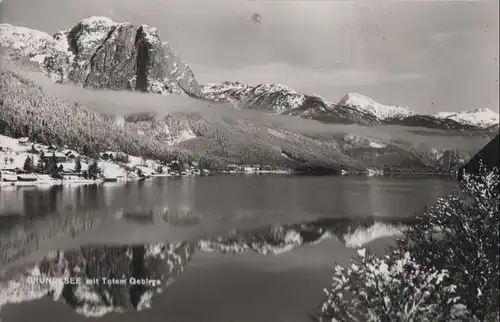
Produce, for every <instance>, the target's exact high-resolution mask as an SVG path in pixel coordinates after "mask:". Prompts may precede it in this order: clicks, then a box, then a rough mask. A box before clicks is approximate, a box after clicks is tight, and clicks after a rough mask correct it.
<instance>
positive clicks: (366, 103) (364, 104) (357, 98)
mask: <svg viewBox="0 0 500 322" xmlns="http://www.w3.org/2000/svg"><path fill="white" fill-rule="evenodd" d="M337 106H340V107H348V108H353V109H356V110H358V111H360V112H364V113H370V114H373V115H375V116H376V117H377V118H378V119H380V120H384V119H389V118H394V117H406V116H411V115H414V114H415V112H413V111H412V110H410V109H409V108H407V107H405V106H397V105H383V104H380V103H378V102H376V101H374V100H373V99H371V98H369V97H367V96H364V95H361V94H359V93H348V94H347V95H345V96H344V97H343V98H342V99H341V100H340V101H339V102H338V103H337Z"/></svg>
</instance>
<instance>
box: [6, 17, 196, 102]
mask: <svg viewBox="0 0 500 322" xmlns="http://www.w3.org/2000/svg"><path fill="white" fill-rule="evenodd" d="M0 30H1V31H2V34H3V35H2V36H1V37H0V46H2V47H3V49H4V51H5V50H7V51H8V52H9V55H10V57H13V56H14V57H16V58H19V57H25V58H28V59H29V60H31V61H32V62H36V63H38V64H39V65H40V67H41V68H42V70H43V71H44V72H45V73H46V74H48V75H49V76H50V77H51V78H52V79H53V80H54V81H57V82H61V83H65V82H69V81H71V82H74V83H76V84H78V85H80V86H84V87H89V88H106V89H112V90H124V89H128V90H134V91H142V92H152V93H159V94H187V95H190V96H197V97H198V96H200V87H199V85H198V83H197V81H196V79H195V77H194V74H193V72H192V70H191V69H190V68H189V66H188V65H186V64H185V63H183V62H182V61H181V59H180V57H179V55H178V54H177V53H176V52H175V51H174V50H173V49H172V48H171V47H170V45H169V44H168V43H166V42H162V41H161V39H160V36H159V33H158V31H157V30H156V28H152V27H149V26H147V25H141V26H137V25H133V24H131V23H116V22H114V21H112V20H111V19H109V18H104V17H90V18H87V19H84V20H82V21H80V22H79V23H78V24H77V25H76V26H74V27H73V28H71V29H70V30H65V31H60V32H57V33H56V34H55V35H54V36H53V37H50V36H49V35H47V34H45V33H43V32H39V31H34V30H31V29H28V28H21V27H15V26H11V25H6V24H2V25H1V26H0ZM27 40H29V41H28V43H29V44H30V45H29V46H23V45H21V44H22V43H26V41H27ZM40 48H43V49H44V50H41V49H40Z"/></svg>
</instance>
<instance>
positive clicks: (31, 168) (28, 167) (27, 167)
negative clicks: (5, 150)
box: [23, 156, 35, 173]
mask: <svg viewBox="0 0 500 322" xmlns="http://www.w3.org/2000/svg"><path fill="white" fill-rule="evenodd" d="M23 169H24V171H26V172H28V173H33V172H35V165H34V163H33V159H32V158H31V157H30V156H28V157H26V160H25V161H24V166H23Z"/></svg>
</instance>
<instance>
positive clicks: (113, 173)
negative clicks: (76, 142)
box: [97, 161, 127, 178]
mask: <svg viewBox="0 0 500 322" xmlns="http://www.w3.org/2000/svg"><path fill="white" fill-rule="evenodd" d="M97 165H98V166H99V168H100V169H101V171H102V175H103V176H104V177H105V178H118V177H126V176H127V172H126V171H125V169H123V168H122V167H120V166H119V165H118V164H116V163H112V162H109V161H100V162H98V163H97Z"/></svg>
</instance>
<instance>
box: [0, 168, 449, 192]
mask: <svg viewBox="0 0 500 322" xmlns="http://www.w3.org/2000/svg"><path fill="white" fill-rule="evenodd" d="M227 175H239V176H256V175H260V176H262V175H263V176H276V175H278V176H301V177H302V176H311V177H318V176H322V177H327V176H328V177H367V178H372V177H382V178H387V177H405V178H429V177H439V178H455V177H456V176H455V175H454V174H450V173H384V174H379V175H370V174H369V173H367V172H356V173H346V174H311V173H302V172H294V171H286V170H283V171H259V172H229V171H223V172H214V173H211V174H207V175H199V174H196V175H193V174H191V175H184V176H175V175H171V174H153V175H151V176H150V177H148V178H145V179H141V178H124V179H118V180H116V181H106V180H105V179H97V180H84V179H82V180H75V181H72V180H54V181H53V182H50V181H42V182H31V181H0V188H2V187H53V186H63V187H64V186H66V187H67V186H92V185H104V184H109V183H113V184H127V183H136V182H144V181H151V180H152V179H156V178H175V179H179V178H186V177H189V178H190V177H205V176H227Z"/></svg>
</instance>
